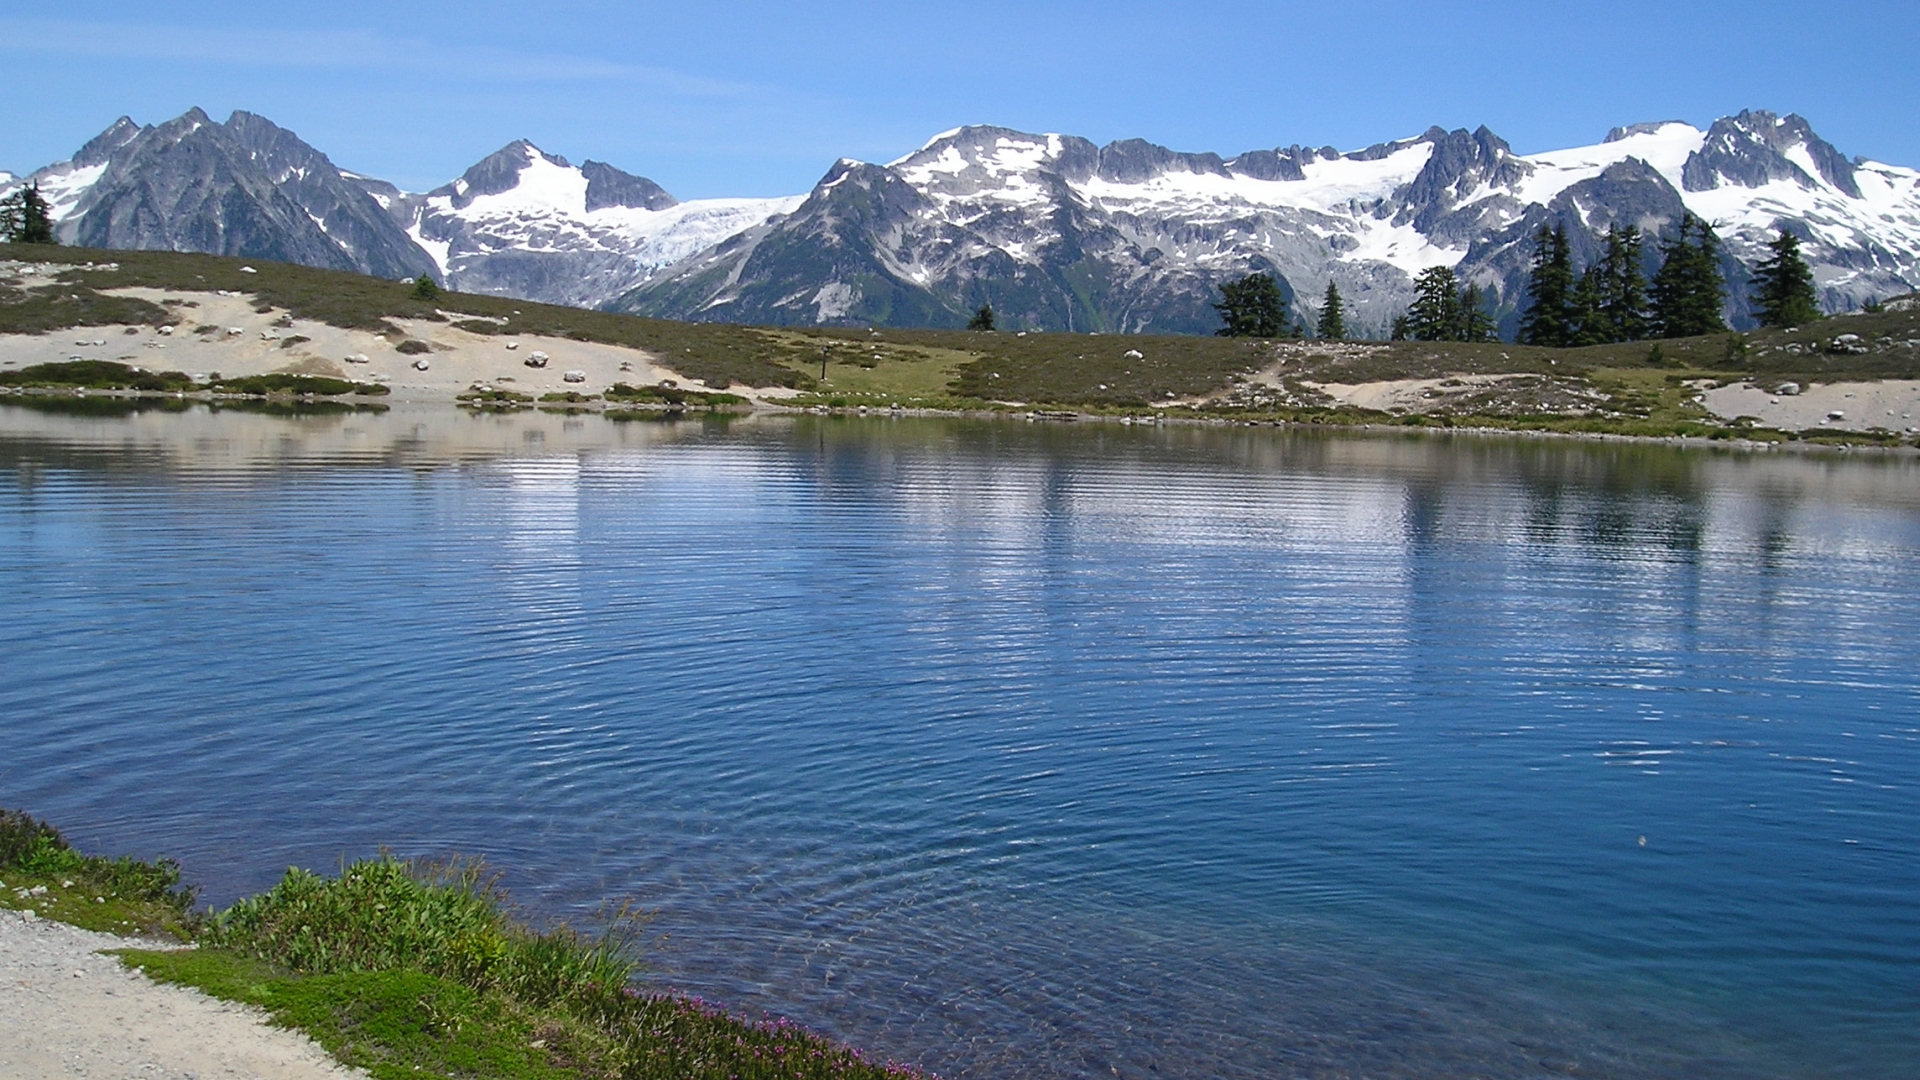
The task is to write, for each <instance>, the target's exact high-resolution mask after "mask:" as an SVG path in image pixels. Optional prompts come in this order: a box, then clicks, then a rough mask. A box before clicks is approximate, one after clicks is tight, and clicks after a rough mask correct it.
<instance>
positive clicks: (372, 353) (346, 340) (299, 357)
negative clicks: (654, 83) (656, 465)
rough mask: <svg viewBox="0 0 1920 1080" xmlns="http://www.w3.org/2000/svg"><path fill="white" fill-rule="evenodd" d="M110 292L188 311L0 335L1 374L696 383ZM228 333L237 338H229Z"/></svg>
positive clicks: (600, 386)
mask: <svg viewBox="0 0 1920 1080" xmlns="http://www.w3.org/2000/svg"><path fill="white" fill-rule="evenodd" d="M113 292H114V293H115V294H117V295H126V296H137V297H140V298H141V299H144V300H151V301H153V302H154V303H159V302H160V301H162V300H164V299H167V298H169V297H172V298H176V299H184V300H188V301H190V302H192V303H193V304H195V305H196V306H194V307H181V308H178V309H177V310H178V311H179V313H180V317H181V319H182V320H183V323H182V325H181V327H180V328H179V330H177V331H176V332H175V333H174V334H172V335H171V336H168V335H163V334H160V333H157V332H156V331H155V330H154V328H152V327H121V326H104V327H103V326H94V327H82V328H78V329H73V330H60V331H55V332H53V333H51V334H41V335H31V334H5V335H0V371H4V370H6V369H8V368H21V367H26V366H28V365H30V364H41V363H47V362H49V361H55V360H70V359H75V358H81V359H87V360H117V361H119V362H121V363H125V364H133V365H136V366H139V367H143V368H150V369H152V370H156V371H184V372H186V373H187V374H189V375H208V374H215V373H218V374H220V375H224V376H229V377H231V376H236V375H260V374H265V373H267V372H273V371H297V372H300V373H302V374H308V375H332V376H335V377H339V378H349V379H354V380H356V381H360V382H384V383H386V385H387V386H388V387H390V388H391V389H392V391H393V394H392V398H391V399H390V400H393V401H450V400H452V399H453V396H454V395H455V394H458V393H460V392H461V391H463V390H466V389H468V388H469V387H471V386H472V385H473V384H474V383H476V382H485V383H488V384H489V385H493V386H497V387H499V388H501V389H510V390H517V391H519V392H521V393H526V394H533V395H536V396H538V395H540V394H544V393H547V392H549V391H555V390H579V391H582V392H586V393H599V392H600V391H602V390H605V389H606V388H607V387H609V386H611V385H613V384H614V383H617V382H624V383H629V384H633V385H640V384H643V383H657V382H660V381H661V380H662V379H674V380H676V381H678V382H679V383H680V384H681V385H682V386H687V387H691V388H695V389H698V388H700V386H701V384H700V383H699V382H696V381H693V380H689V379H685V378H682V377H681V376H679V375H678V374H676V373H675V372H674V371H673V370H671V369H670V368H667V367H665V366H663V365H660V364H658V363H656V362H655V358H654V357H653V356H652V355H651V354H649V353H646V352H642V351H640V350H638V349H627V348H622V347H620V346H617V345H599V344H594V343H591V342H582V341H572V340H568V339H566V338H549V337H519V336H515V335H509V334H499V335H494V334H474V333H469V332H467V331H465V330H457V329H454V328H453V327H452V326H450V325H448V324H446V323H434V322H422V321H418V320H411V319H393V320H391V321H392V322H393V323H394V324H395V325H396V326H399V327H401V328H402V329H403V330H405V331H406V336H407V337H410V338H414V339H417V340H420V341H424V342H426V343H427V344H429V345H431V346H433V351H432V352H430V353H427V354H424V355H422V356H409V355H406V354H403V353H400V352H396V351H395V348H394V347H395V346H396V345H398V344H399V343H400V341H401V340H404V339H402V338H395V339H388V338H385V337H381V336H379V335H376V334H374V333H372V332H369V331H365V330H342V329H340V328H339V327H336V326H328V325H326V324H324V323H316V322H308V321H306V320H304V319H303V320H296V321H295V322H294V324H293V325H292V326H289V327H276V326H274V325H273V323H274V321H275V320H276V319H278V318H279V317H280V316H281V315H282V314H283V312H279V311H274V312H269V313H266V314H259V313H256V312H255V311H254V310H253V308H254V302H253V299H252V298H251V297H248V296H239V295H234V296H220V295H216V294H213V293H188V292H182V291H180V290H174V289H164V290H163V289H146V288H130V289H115V290H113ZM200 325H208V326H216V327H219V328H220V329H219V330H218V332H216V333H213V334H207V335H196V334H193V333H191V332H190V331H191V330H192V328H193V327H195V326H200ZM233 330H238V331H239V333H237V334H236V333H232V332H231V331H233ZM263 335H273V336H272V337H264V336H263ZM295 335H299V336H302V337H306V338H308V339H310V340H308V341H305V342H301V343H300V344H298V345H295V346H293V347H291V348H283V347H282V346H283V344H284V342H285V340H286V339H287V338H290V337H293V336H295ZM509 343H517V345H518V346H519V347H518V348H515V349H509V348H508V347H507V346H508V344H509ZM536 351H538V352H544V353H546V354H547V355H548V357H549V359H548V361H547V366H546V367H545V368H541V369H535V368H530V367H527V366H526V364H525V361H526V359H527V358H528V357H530V356H531V355H532V354H533V353H534V352H536ZM349 356H365V357H367V362H366V363H364V364H362V363H351V362H349V361H348V360H347V357H349ZM419 360H424V361H425V362H426V364H427V369H426V370H425V371H421V370H419V369H418V368H417V367H416V366H415V361H419ZM568 371H579V372H582V373H584V374H585V375H586V381H584V382H581V383H569V382H567V381H566V380H565V378H564V375H565V373H566V372H568ZM736 392H737V391H736Z"/></svg>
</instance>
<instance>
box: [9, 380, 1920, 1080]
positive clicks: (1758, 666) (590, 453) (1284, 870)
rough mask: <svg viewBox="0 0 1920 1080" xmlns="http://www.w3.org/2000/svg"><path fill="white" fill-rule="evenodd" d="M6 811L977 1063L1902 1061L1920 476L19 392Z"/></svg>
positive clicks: (1825, 468) (1713, 457) (1625, 1069)
mask: <svg viewBox="0 0 1920 1080" xmlns="http://www.w3.org/2000/svg"><path fill="white" fill-rule="evenodd" d="M0 573H4V577H3V578H0V583H3V584H4V588H0V657H4V669H0V670H4V679H0V803H5V804H9V805H13V806H18V807H24V808H27V809H30V810H32V811H33V812H35V813H37V814H40V815H42V816H45V817H49V818H51V819H53V820H55V821H57V822H59V823H60V824H62V825H63V826H65V827H66V828H67V829H68V831H69V832H70V834H72V835H74V836H75V837H76V838H77V839H79V840H81V841H82V842H84V843H86V844H88V845H91V846H94V847H97V848H102V849H106V850H110V851H116V852H117V851H124V852H129V853H135V854H141V855H151V854H157V853H168V854H172V855H175V856H178V857H180V858H181V859H182V860H183V861H184V862H185V864H186V866H187V869H188V872H189V875H190V876H192V877H194V878H196V879H197V880H199V881H201V882H204V883H205V885H206V887H207V893H208V895H209V897H210V898H211V899H213V900H216V901H221V902H224V901H227V900H230V899H231V898H233V897H234V896H236V895H239V894H241V893H243V892H247V891H251V890H257V889H260V888H263V887H265V886H266V885H268V884H270V883H271V882H272V881H273V880H274V879H275V878H276V877H277V876H278V874H279V872H280V871H281V870H282V869H283V868H284V867H285V866H286V865H288V864H294V863H297V864H301V865H306V866H312V867H317V868H329V867H333V866H336V865H337V864H338V862H339V860H341V859H342V858H353V857H359V856H363V855H367V854H371V853H372V852H374V851H375V850H376V849H377V847H378V846H379V845H382V844H386V845H391V846H392V847H394V848H396V849H397V850H399V851H401V852H405V853H446V852H451V851H459V852H465V853H477V854H483V855H485V856H487V857H488V858H489V859H490V860H492V861H493V862H495V863H496V864H497V865H498V866H499V867H501V868H502V869H504V870H505V871H506V872H507V881H508V883H509V885H511V886H512V887H513V888H514V890H515V894H516V896H517V898H518V899H519V900H520V901H521V902H523V903H524V904H526V905H527V906H528V907H529V908H531V909H533V910H534V911H535V912H537V913H542V914H550V915H565V916H568V917H574V918H579V917H581V916H583V915H587V914H590V913H592V912H593V911H595V910H596V909H598V908H600V907H601V906H602V905H603V904H605V903H607V902H608V901H610V900H617V899H620V898H629V897H630V898H637V899H638V900H639V901H640V902H641V903H643V904H644V905H646V906H648V907H651V908H653V909H655V910H656V911H657V912H658V915H657V917H656V919H655V921H654V923H653V926H652V930H653V936H652V938H651V940H650V942H649V945H648V953H647V958H648V963H649V965H650V969H651V971H652V978H653V979H654V980H655V981H656V982H657V983H658V984H660V985H671V986H675V987H679V988H682V989H685V990H689V991H694V992H698V993H701V994H704V995H706V996H708V997H710V998H714V999H718V1000H720V1001H723V1002H727V1003H729V1004H732V1005H734V1006H735V1007H738V1008H741V1009H743V1010H748V1011H758V1010H763V1009H764V1010H770V1011H774V1012H778V1013H781V1014H784V1015H788V1016H792V1017H794V1018H796V1019H798V1020H800V1021H802V1022H804V1023H807V1024H809V1025H811V1026H814V1027H816V1028H819V1029H822V1030H825V1031H828V1032H830V1033H833V1034H836V1035H839V1036H841V1037H844V1038H846V1039H849V1040H851V1041H853V1042H855V1043H857V1044H859V1045H862V1046H864V1047H867V1048H868V1049H870V1050H873V1051H877V1052H879V1053H881V1054H885V1055H890V1056H892V1057H895V1058H897V1059H901V1060H908V1061H913V1062H917V1063H919V1064H922V1065H924V1066H927V1067H930V1068H932V1069H934V1070H937V1071H938V1072H940V1073H942V1074H943V1075H948V1076H954V1077H988V1076H993V1077H1011V1076H1022V1077H1028V1076H1032V1077H1089V1078H1090V1077H1110V1076H1121V1077H1129V1078H1133V1077H1165V1078H1174V1077H1223V1078H1239V1077H1268V1076H1313V1077H1320V1076H1327V1077H1334V1076H1340V1077H1345V1076H1362V1075H1365V1076H1377V1077H1455V1076H1467V1075H1472V1076H1486V1077H1536V1076H1549V1075H1562V1074H1574V1075H1581V1076H1609V1077H1623V1078H1624V1077H1815V1076H1819V1077H1864V1078H1895V1077H1902V1078H1904V1077H1911V1076H1914V1075H1920V1040H1916V1039H1915V1038H1914V1032H1915V1031H1916V1030H1920V786H1916V785H1920V664H1917V663H1916V661H1917V660H1920V463H1917V462H1916V461H1915V460H1914V459H1912V458H1898V459H1887V458H1874V459H1868V458H1864V457H1859V456H1856V457H1852V458H1848V457H1843V456H1831V457H1801V456H1787V455H1765V454H1740V453H1732V452H1710V451H1703V450H1692V449H1678V448H1670V447H1661V446H1631V445H1624V444H1587V443H1571V442H1561V441H1546V440H1535V441H1529V440H1504V439H1480V438H1472V437H1461V438H1455V439H1440V438H1426V437H1405V438H1402V437H1386V436H1360V435H1317V434H1295V433H1285V432H1278V431H1271V430H1257V431H1250V430H1224V429H1184V428H1183V429H1170V428H1158V429H1155V428H1120V427H1088V426H1077V427H1076V426H1068V425H1061V426H1048V425H1023V424H1019V423H982V422H964V421H947V420H883V419H872V420H864V419H863V420H851V419H849V420H830V419H826V418H818V419H815V418H806V419H797V420H775V421H741V422H734V423H732V424H730V425H728V424H702V423H697V422H694V423H681V424H626V425H621V424H618V423H613V422H607V421H603V420H600V419H599V418H597V417H584V418H561V417H552V416H539V417H531V416H522V417H506V418H471V417H467V416H464V415H460V414H457V413H454V412H452V411H451V410H441V411H433V410H423V411H412V412H409V411H406V410H397V411H395V412H393V413H389V414H385V415H382V416H347V417H316V418H305V419H284V418H272V417H261V416H250V415H243V414H234V413H221V414H209V413H207V412H205V411H203V410H194V411H189V412H187V413H184V414H156V413H144V414H139V415H134V416H130V417H105V418H86V417H69V416H57V415H44V414H41V413H37V412H29V411H27V410H24V409H21V408H19V407H17V406H5V407H0Z"/></svg>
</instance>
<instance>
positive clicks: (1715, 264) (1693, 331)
mask: <svg viewBox="0 0 1920 1080" xmlns="http://www.w3.org/2000/svg"><path fill="white" fill-rule="evenodd" d="M1660 254H1661V257H1662V261H1661V263H1660V270H1659V272H1658V273H1656V274H1654V275H1653V287H1652V290H1651V292H1652V301H1653V323H1654V329H1655V331H1656V332H1657V333H1658V334H1659V335H1660V336H1661V337H1663V338H1682V337H1694V336H1697V335H1700V334H1724V333H1726V331H1727V321H1726V318H1725V316H1724V315H1723V314H1722V312H1723V310H1724V309H1725V307H1726V302H1727V286H1726V279H1725V278H1724V277H1722V276H1721V273H1720V238H1719V237H1717V236H1715V235H1714V234H1713V227H1712V226H1710V225H1708V224H1707V223H1706V222H1704V221H1702V220H1700V219H1699V218H1697V217H1694V216H1693V215H1692V214H1688V215H1686V216H1685V217H1683V218H1681V219H1680V231H1679V233H1678V234H1677V235H1676V236H1675V237H1674V239H1673V240H1671V241H1669V242H1667V243H1665V244H1662V245H1660Z"/></svg>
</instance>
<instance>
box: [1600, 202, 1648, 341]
mask: <svg viewBox="0 0 1920 1080" xmlns="http://www.w3.org/2000/svg"><path fill="white" fill-rule="evenodd" d="M1641 250H1642V249H1641V240H1640V227H1639V226H1637V225H1627V226H1618V225H1616V226H1612V227H1610V228H1608V229H1607V253H1606V255H1605V256H1604V257H1603V258H1602V261H1601V265H1602V267H1603V268H1604V269H1603V275H1604V276H1603V279H1602V281H1603V286H1602V288H1601V290H1600V296H1601V300H1600V315H1601V318H1602V319H1603V320H1604V322H1605V324H1606V327H1607V337H1606V340H1607V342H1608V343H1610V344H1611V343H1616V342H1622V341H1639V340H1640V339H1641V338H1644V337H1646V336H1647V275H1646V271H1645V270H1643V269H1642V268H1641V258H1642V255H1641Z"/></svg>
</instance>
